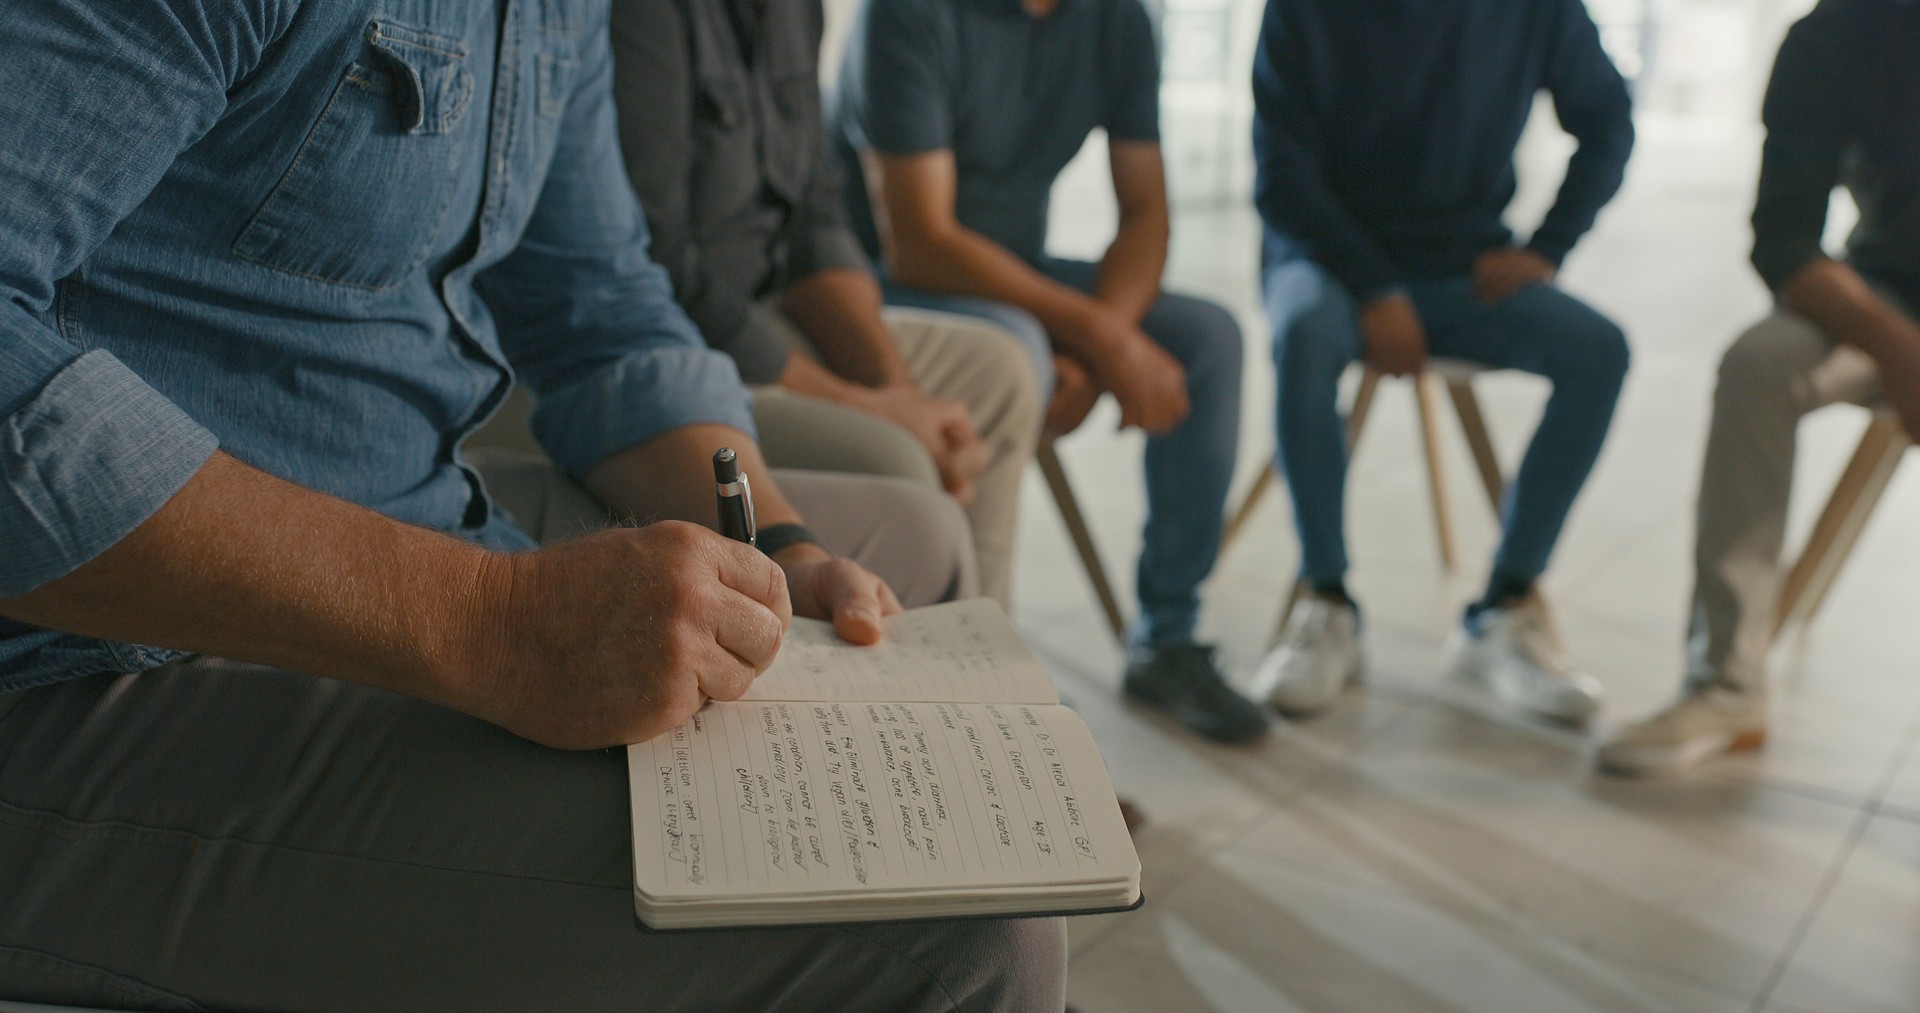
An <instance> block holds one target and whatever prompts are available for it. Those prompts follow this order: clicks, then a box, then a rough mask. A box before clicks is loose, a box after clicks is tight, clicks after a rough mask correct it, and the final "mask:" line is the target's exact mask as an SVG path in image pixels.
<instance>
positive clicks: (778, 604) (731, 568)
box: [711, 535, 793, 629]
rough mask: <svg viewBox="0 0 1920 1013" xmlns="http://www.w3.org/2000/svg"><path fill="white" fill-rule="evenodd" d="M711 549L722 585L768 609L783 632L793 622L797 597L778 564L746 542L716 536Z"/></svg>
mask: <svg viewBox="0 0 1920 1013" xmlns="http://www.w3.org/2000/svg"><path fill="white" fill-rule="evenodd" d="M711 548H712V555H713V560H714V571H715V573H716V574H717V575H718V576H719V578H720V583H722V584H725V585H726V586H728V587H730V588H732V589H734V590H735V591H738V592H740V593H741V594H743V595H746V596H747V597H748V598H751V599H753V600H754V601H756V602H759V603H760V604H761V605H764V606H766V608H767V610H768V611H770V612H772V613H773V614H774V616H775V617H776V618H778V619H779V620H780V628H781V629H786V628H787V626H788V625H790V624H791V623H792V622H793V597H792V595H791V594H789V592H788V590H787V575H786V573H785V572H783V571H782V570H781V569H780V566H779V564H778V563H775V562H774V561H773V560H771V559H768V558H767V557H766V554H765V553H762V552H761V551H760V550H758V549H756V548H754V547H753V546H751V545H748V544H746V543H745V542H735V541H731V540H729V539H725V538H721V537H720V536H718V535H714V536H713V538H712V542H711Z"/></svg>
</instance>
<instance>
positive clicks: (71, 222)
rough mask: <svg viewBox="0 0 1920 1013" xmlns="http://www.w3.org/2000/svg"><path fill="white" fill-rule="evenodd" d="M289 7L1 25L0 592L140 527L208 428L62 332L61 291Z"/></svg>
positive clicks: (94, 8) (58, 569) (136, 10)
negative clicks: (62, 284)
mask: <svg viewBox="0 0 1920 1013" xmlns="http://www.w3.org/2000/svg"><path fill="white" fill-rule="evenodd" d="M295 6H297V5H296V4H295V3H294V2H292V0H287V2H243V0H228V2H208V3H203V4H200V5H193V6H189V5H178V4H168V3H164V2H162V0H124V2H116V3H113V4H98V3H91V2H88V0H13V2H11V3H9V4H8V5H7V6H6V7H5V14H4V15H0V36H4V37H5V38H6V40H7V41H6V43H5V55H4V57H0V596H11V595H18V594H23V593H25V592H28V591H31V590H33V589H34V588H36V587H39V586H40V585H41V584H44V583H46V582H48V581H50V580H54V579H56V578H59V577H61V576H64V575H65V574H66V573H68V572H70V571H72V570H73V569H75V568H76V567H78V566H80V565H81V564H82V563H85V562H86V561H88V560H89V559H91V558H93V557H94V556H96V555H98V554H100V553H101V552H103V551H105V550H106V549H107V548H109V547H110V546H112V545H113V544H114V543H115V542H118V541H119V540H120V539H121V538H122V537H124V536H125V535H126V534H127V532H129V531H131V530H133V528H135V527H137V526H138V525H139V524H140V523H141V522H142V521H144V520H146V519H147V518H148V517H149V516H151V515H152V514H153V512H154V511H156V510H158V509H159V508H160V505H161V504H163V503H165V502H166V501H167V500H168V499H169V498H171V497H172V496H173V494H174V493H175V492H177V491H179V489H180V487H181V486H183V485H185V484H186V482H187V480H188V479H189V478H191V477H192V476H193V474H194V473H195V472H196V471H198V470H199V468H200V466H201V465H202V464H204V463H205V462H206V459H207V458H208V457H209V456H210V455H211V454H212V453H213V451H214V448H215V440H214V437H213V435H212V434H211V433H209V432H208V431H207V430H206V429H204V428H203V427H201V426H199V425H198V424H196V423H195V422H194V421H193V420H192V419H190V418H188V417H187V416H186V414H185V413H184V412H183V411H181V410H180V409H179V407H177V406H176V405H174V404H173V403H172V402H171V401H169V400H168V399H167V398H166V397H164V396H162V395H161V394H160V393H159V392H158V391H156V390H154V389H153V388H152V387H150V386H148V385H147V384H146V383H145V382H143V381H142V380H141V379H140V378H139V377H138V376H135V375H134V374H133V373H132V372H131V371H130V370H128V369H127V367H126V366H125V365H124V364H122V363H121V362H120V361H119V360H118V359H116V358H114V357H113V356H112V355H110V354H108V353H107V352H104V351H99V350H94V351H86V350H84V349H83V348H81V347H79V345H77V344H76V343H75V342H73V341H69V340H68V339H67V337H66V336H65V335H63V334H62V333H61V332H60V330H59V315H58V313H57V312H55V310H54V304H55V295H56V293H57V291H58V286H59V282H60V280H61V279H63V278H67V277H69V276H70V275H72V274H73V273H74V271H76V270H77V269H78V268H79V267H80V265H81V264H82V263H83V262H84V261H85V260H86V258H87V256H88V255H89V254H91V253H92V252H93V250H94V249H96V248H97V247H98V246H99V245H100V244H101V243H103V242H105V241H106V239H107V237H108V236H109V235H111V234H112V232H113V229H114V227H115V226H116V225H117V224H118V223H119V222H120V220H121V219H123V218H124V217H126V215H127V214H129V213H130V212H131V211H132V210H133V209H134V208H136V207H138V206H139V204H140V202H141V201H142V200H144V199H146V196H147V194H148V193H150V192H151V191H152V189H153V187H154V186H155V184H156V183H158V182H159V180H160V179H161V177H162V176H163V175H164V174H165V173H166V171H167V169H168V167H169V166H171V165H172V164H173V161H174V159H175V157H177V156H178V154H179V152H181V151H182V150H184V149H185V148H187V147H188V146H189V145H191V144H192V143H193V142H194V141H195V140H196V139H197V138H199V137H200V136H201V135H202V134H203V133H205V131H206V130H207V129H208V127H210V126H211V125H212V124H213V123H214V122H215V121H217V120H218V119H219V117H220V115H221V114H222V112H223V111H224V110H225V108H226V96H227V93H228V91H229V89H231V88H232V87H233V85H234V84H235V83H236V82H238V81H239V80H240V79H241V78H243V77H245V76H246V75H247V74H248V73H250V72H251V71H252V70H253V68H254V67H255V66H257V64H258V62H259V60H260V58H261V56H262V54H263V53H264V52H265V51H266V49H267V48H268V47H269V46H271V45H272V43H273V42H274V40H275V39H276V38H277V37H278V35H279V33H280V32H282V31H284V29H285V26H286V24H287V23H288V19H289V18H290V17H291V16H292V14H293V13H294V7H295Z"/></svg>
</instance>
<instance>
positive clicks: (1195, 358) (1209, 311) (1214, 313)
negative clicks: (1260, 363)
mask: <svg viewBox="0 0 1920 1013" xmlns="http://www.w3.org/2000/svg"><path fill="white" fill-rule="evenodd" d="M1182 303H1183V305H1182V307H1181V309H1182V313H1181V318H1182V322H1183V323H1184V325H1185V326H1186V327H1187V328H1188V329H1190V331H1191V332H1192V334H1193V339H1192V340H1193V348H1194V352H1193V354H1192V355H1191V356H1190V358H1191V360H1192V361H1191V362H1190V363H1189V365H1188V367H1187V369H1188V372H1189V373H1191V374H1194V377H1193V380H1194V386H1196V387H1198V386H1201V385H1202V384H1206V385H1208V386H1225V385H1229V384H1231V385H1235V386H1237V385H1238V384H1239V382H1240V374H1241V371H1242V367H1243V366H1244V365H1245V362H1246V351H1245V341H1244V339H1243V338H1242V336H1241V333H1240V321H1239V320H1237V319H1235V318H1234V315H1233V314H1232V313H1231V312H1229V311H1228V310H1227V308H1226V307H1224V306H1222V305H1220V304H1219V303H1216V302H1211V301H1209V300H1206V299H1193V298H1185V299H1183V300H1182Z"/></svg>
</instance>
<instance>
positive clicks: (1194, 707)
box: [1122, 644, 1267, 744]
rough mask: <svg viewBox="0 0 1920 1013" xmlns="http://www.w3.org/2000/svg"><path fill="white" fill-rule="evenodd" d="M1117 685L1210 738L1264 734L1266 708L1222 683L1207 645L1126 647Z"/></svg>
mask: <svg viewBox="0 0 1920 1013" xmlns="http://www.w3.org/2000/svg"><path fill="white" fill-rule="evenodd" d="M1122 685H1124V686H1125V688H1126V693H1127V695H1128V696H1130V697H1132V698H1133V699H1135V700H1138V701H1139V702H1141V703H1143V704H1146V705H1147V706H1149V707H1152V708H1153V709H1155V710H1157V711H1160V712H1161V713H1163V714H1166V715H1167V716H1168V717H1170V718H1172V719H1174V720H1175V721H1178V722H1180V723H1181V724H1183V725H1186V726H1187V727H1188V728H1191V729H1193V730H1194V731H1196V732H1199V733H1200V734H1201V735H1204V736H1206V737H1207V738H1209V739H1212V740H1213V741H1215V742H1225V743H1230V744H1235V743H1243V742H1254V741H1257V740H1259V739H1260V738H1261V737H1262V736H1264V735H1266V734H1267V715H1266V711H1265V710H1264V709H1263V708H1261V706H1260V705H1259V704H1257V703H1254V702H1253V701H1252V700H1249V699H1247V698H1246V697H1244V696H1241V695H1240V694H1239V693H1236V692H1234V690H1233V687H1231V686H1229V685H1227V680H1226V677H1225V676H1224V675H1222V674H1221V672H1220V665H1219V662H1218V661H1217V660H1215V658H1214V654H1213V648H1211V647H1207V646H1205V645H1202V644H1179V645H1176V646H1172V647H1136V648H1134V649H1132V650H1131V651H1129V652H1127V675H1126V679H1125V680H1124V682H1123V683H1122Z"/></svg>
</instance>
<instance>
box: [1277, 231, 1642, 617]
mask: <svg viewBox="0 0 1920 1013" xmlns="http://www.w3.org/2000/svg"><path fill="white" fill-rule="evenodd" d="M1270 254H1271V251H1270ZM1264 273H1265V286H1266V303H1267V314H1268V319H1269V320H1271V321H1272V323H1273V361H1274V365H1275V367H1276V368H1277V369H1278V370H1279V395H1278V406H1277V410H1276V413H1275V419H1276V425H1277V427H1278V429H1279V437H1280V439H1279V444H1280V456H1279V464H1280V469H1281V471H1282V473H1284V474H1285V475H1286V476H1287V485H1288V488H1289V489H1290V490H1291V492H1292V496H1293V507H1294V520H1295V523H1296V524H1297V525H1298V527H1299V531H1300V554H1301V559H1300V575H1301V578H1302V579H1303V580H1306V581H1308V582H1310V583H1315V584H1327V583H1332V582H1334V581H1337V580H1339V579H1341V577H1342V576H1343V575H1344V574H1345V573H1346V571H1347V545H1346V523H1345V508H1346V477H1347V443H1346V427H1345V423H1344V420H1343V419H1342V418H1341V416H1340V410H1339V407H1338V404H1337V397H1338V395H1337V393H1336V391H1337V388H1338V385H1339V382H1340V376H1341V374H1342V373H1344V372H1346V369H1347V367H1348V366H1349V365H1352V364H1353V363H1354V362H1355V361H1357V360H1359V359H1360V358H1361V356H1362V354H1363V351H1364V348H1363V345H1364V342H1363V339H1362V338H1361V335H1360V326H1359V322H1358V319H1357V317H1356V311H1355V307H1354V301H1353V297H1352V295H1350V294H1349V293H1348V292H1347V290H1346V288H1345V287H1344V286H1342V285H1341V284H1340V283H1339V282H1338V281H1336V280H1334V279H1333V278H1332V277H1331V276H1329V275H1328V274H1327V273H1326V272H1325V271H1324V270H1322V269H1321V268H1320V267H1319V266H1318V265H1317V264H1314V263H1313V262H1312V261H1309V260H1306V259H1304V258H1301V257H1291V256H1283V257H1273V256H1271V255H1270V257H1269V260H1268V262H1267V264H1266V267H1265V271H1264ZM1408 294H1409V295H1410V296H1411V297H1412V299H1413V302H1414V305H1415V307H1417V308H1418V309H1419V311H1420V317H1421V319H1422V320H1423V321H1424V322H1425V323H1426V327H1427V338H1428V343H1429V347H1430V349H1431V351H1432V354H1434V355H1437V356H1442V357H1445V358H1454V359H1465V360H1468V361H1472V362H1478V363H1484V364H1486V365H1489V366H1495V367H1499V368H1502V369H1517V370H1520V371H1522V372H1526V373H1532V374H1535V375H1537V376H1543V377H1546V378H1547V379H1548V380H1551V381H1552V382H1553V397H1552V399H1551V400H1549V401H1548V402H1547V408H1546V413H1545V414H1544V415H1543V416H1541V419H1540V428H1539V429H1538V430H1536V431H1535V433H1534V437H1533V443H1532V445H1531V446H1529V447H1528V448H1527V454H1526V458H1525V459H1524V460H1523V461H1522V462H1521V464H1520V471H1519V473H1518V474H1517V475H1515V476H1514V479H1513V482H1512V483H1511V484H1510V485H1509V486H1508V488H1507V496H1506V502H1505V503H1504V504H1503V505H1502V509H1501V514H1502V520H1503V524H1504V529H1505V534H1504V537H1503V538H1502V539H1501V542H1500V550H1499V554H1498V555H1497V556H1496V557H1495V560H1494V568H1495V573H1496V574H1497V575H1500V576H1503V577H1505V578H1507V579H1510V580H1517V581H1524V582H1528V583H1531V582H1532V581H1533V580H1535V579H1537V578H1538V577H1539V576H1540V575H1541V574H1542V573H1545V572H1546V569H1547V560H1548V558H1549V557H1550V556H1551V555H1552V554H1553V547H1554V543H1555V542H1557V541H1558V540H1559V538H1560V530H1561V528H1562V527H1563V526H1564V525H1565V524H1566V519H1567V512H1568V511H1569V510H1571V509H1572V508H1573V501H1574V499H1575V498H1576V497H1577V496H1579V494H1580V488H1581V486H1583V485H1584V484H1585V483H1586V480H1587V475H1588V474H1589V473H1590V472H1591V471H1592V470H1593V464H1594V461H1595V459H1597V458H1598V457H1599V455H1600V447H1601V445H1602V444H1603V443H1605V442H1606V438H1607V428H1608V426H1609V425H1610V424H1611V423H1612V421H1613V409H1614V404H1615V402H1616V401H1618V400H1619V396H1620V386H1621V384H1622V383H1623V382H1624V381H1625V379H1626V373H1627V359H1628V351H1627V339H1626V335H1624V334H1623V333H1621V331H1620V328H1619V327H1618V326H1616V325H1615V324H1614V323H1613V322H1612V321H1610V320H1608V319H1607V318H1606V317H1603V316H1601V315H1600V314H1599V313H1598V312H1596V311H1595V310H1594V309H1593V308H1591V307H1589V306H1587V305H1586V304H1585V303H1582V302H1581V301H1579V300H1578V299H1575V298H1574V297H1572V296H1570V295H1568V294H1566V293H1565V292H1562V291H1561V290H1559V289H1557V288H1554V287H1551V286H1544V285H1542V286H1535V287H1532V288H1528V289H1526V290H1524V291H1522V292H1520V293H1519V294H1518V295H1515V296H1514V297H1513V298H1511V299H1508V300H1507V301H1506V302H1503V303H1501V304H1499V305H1498V306H1487V305H1485V304H1483V303H1481V302H1480V300H1479V299H1477V298H1475V296H1474V292H1473V280H1472V279H1471V278H1447V279H1442V280H1436V281H1423V282H1415V283H1413V284H1412V285H1410V286H1409V287H1408Z"/></svg>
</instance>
